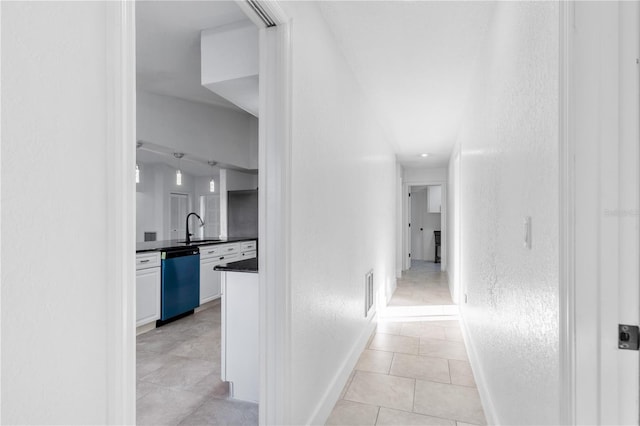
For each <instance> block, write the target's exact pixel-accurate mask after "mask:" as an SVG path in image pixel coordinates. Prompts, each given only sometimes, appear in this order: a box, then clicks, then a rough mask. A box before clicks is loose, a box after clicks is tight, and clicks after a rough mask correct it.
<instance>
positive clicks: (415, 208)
mask: <svg viewBox="0 0 640 426" xmlns="http://www.w3.org/2000/svg"><path fill="white" fill-rule="evenodd" d="M426 208H427V191H426V187H424V188H420V189H417V190H414V189H412V191H411V208H410V212H411V218H410V219H409V220H410V223H411V259H412V260H425V259H426V257H425V255H426V253H425V235H424V213H425V210H426Z"/></svg>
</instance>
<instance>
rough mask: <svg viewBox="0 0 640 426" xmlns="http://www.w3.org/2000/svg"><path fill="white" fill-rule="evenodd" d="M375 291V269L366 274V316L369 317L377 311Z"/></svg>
mask: <svg viewBox="0 0 640 426" xmlns="http://www.w3.org/2000/svg"><path fill="white" fill-rule="evenodd" d="M374 296H375V291H374V287H373V269H372V270H371V271H369V272H367V274H366V275H365V276H364V317H365V318H369V317H370V316H371V314H373V312H374V311H375V304H374V300H375V297H374Z"/></svg>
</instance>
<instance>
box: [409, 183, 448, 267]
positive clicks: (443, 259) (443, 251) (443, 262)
mask: <svg viewBox="0 0 640 426" xmlns="http://www.w3.org/2000/svg"><path fill="white" fill-rule="evenodd" d="M423 185H440V186H441V187H442V195H441V197H442V210H441V211H440V226H441V229H442V233H441V237H440V269H441V270H442V272H446V271H447V247H448V244H447V238H448V235H449V234H448V232H447V225H448V224H447V190H448V188H447V181H446V180H425V181H422V180H421V181H405V180H403V181H402V197H403V198H402V222H403V223H402V228H403V231H402V235H401V238H402V241H403V256H402V257H403V267H404V270H407V269H409V268H410V267H411V259H410V258H409V252H410V251H411V236H410V235H409V234H410V232H409V218H410V216H411V212H410V211H409V208H408V207H409V203H408V201H407V200H408V198H409V196H408V194H409V189H410V188H411V187H412V186H423Z"/></svg>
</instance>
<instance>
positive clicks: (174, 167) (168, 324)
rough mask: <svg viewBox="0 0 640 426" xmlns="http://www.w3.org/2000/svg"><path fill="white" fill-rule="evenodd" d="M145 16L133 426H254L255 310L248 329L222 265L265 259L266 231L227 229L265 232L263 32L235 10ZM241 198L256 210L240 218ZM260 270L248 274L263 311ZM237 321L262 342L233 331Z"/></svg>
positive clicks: (146, 12)
mask: <svg viewBox="0 0 640 426" xmlns="http://www.w3.org/2000/svg"><path fill="white" fill-rule="evenodd" d="M135 12H136V20H135V27H136V77H137V78H136V87H135V91H136V99H137V105H136V107H137V114H136V115H137V120H136V140H137V144H136V146H137V150H136V170H137V176H136V184H135V185H136V194H137V197H136V202H137V207H138V208H137V210H138V213H137V215H136V219H137V223H136V228H137V232H136V234H137V235H138V236H141V235H145V234H148V233H150V232H154V233H156V234H157V235H158V238H157V240H156V241H153V242H144V241H142V240H141V239H140V238H137V240H138V241H137V242H138V244H137V247H136V251H137V261H136V306H137V307H138V308H137V317H136V326H137V327H136V366H137V374H136V423H138V424H179V423H185V424H235V423H242V424H258V422H259V405H258V404H259V397H258V395H259V379H260V377H259V362H258V357H257V353H258V350H257V348H258V345H259V340H258V336H257V334H258V333H257V330H258V328H259V324H258V316H259V315H258V309H252V310H251V315H252V318H253V319H254V320H250V319H248V317H249V315H244V311H245V308H244V307H243V306H242V305H238V304H235V305H233V306H235V308H234V309H231V308H230V306H231V304H232V303H231V302H232V297H231V296H230V294H231V291H225V286H226V284H225V283H226V282H228V281H229V280H230V279H231V278H229V277H228V275H229V273H226V272H223V271H220V270H219V267H221V266H225V265H227V264H231V262H234V261H240V260H246V261H252V262H253V263H254V264H256V265H257V262H258V260H257V250H256V249H257V242H258V229H257V227H255V226H254V227H253V228H251V229H250V230H247V232H245V233H243V234H242V235H240V234H239V231H238V230H237V229H236V228H237V227H236V228H232V227H230V226H229V224H234V223H235V222H234V220H235V219H236V216H239V215H240V216H241V217H242V218H243V219H245V220H249V219H250V220H251V221H252V223H257V222H258V215H259V212H258V205H257V204H258V203H257V188H258V186H259V185H258V179H259V175H258V168H259V166H258V164H259V158H258V154H259V149H258V144H259V140H258V139H259V136H258V135H259V119H258V109H259V108H258V105H259V98H260V93H259V87H258V75H259V69H260V67H259V65H260V52H259V46H260V29H259V27H258V26H257V25H256V24H255V23H254V22H253V21H252V20H251V19H249V17H248V16H247V14H246V12H245V10H243V8H242V7H241V6H240V5H239V4H238V3H237V2H235V1H204V2H203V1H186V2H185V1H165V2H136V3H135ZM234 58H242V60H235V62H234ZM176 159H178V160H177V161H176ZM239 192H251V193H252V194H254V195H255V203H253V204H252V205H251V206H248V207H247V206H246V205H241V206H240V207H234V204H233V203H229V202H228V201H229V200H231V199H232V195H233V194H237V193H239ZM236 204H237V203H236ZM249 207H250V208H249ZM232 208H234V209H235V210H232ZM240 237H242V238H240ZM251 272H252V273H244V274H240V275H245V276H249V275H250V276H251V282H250V283H249V284H247V285H248V286H249V287H250V288H249V290H250V291H252V292H253V293H255V294H254V296H255V297H254V298H253V299H252V300H254V302H255V303H254V304H256V305H257V301H258V294H259V293H258V285H259V281H258V278H257V275H258V274H257V273H254V272H257V266H253V269H252V270H251ZM143 290H145V291H143ZM249 290H247V291H249ZM243 297H245V299H244V300H245V301H246V300H248V298H249V297H250V296H249V295H248V294H243ZM236 299H237V298H236ZM234 300H235V299H234ZM178 302H180V303H178ZM234 303H235V302H234ZM142 307H144V308H146V309H144V310H143V309H141V308H142ZM142 312H144V313H145V314H146V316H145V317H144V318H141V317H140V314H141V313H142ZM154 312H155V315H154ZM236 317H240V318H242V319H243V322H242V325H247V324H249V325H248V326H247V327H249V328H250V329H251V330H252V331H253V332H254V334H255V338H253V339H250V341H248V342H247V338H246V337H245V336H247V335H248V333H246V330H244V329H243V330H240V331H245V332H242V333H240V332H238V330H235V329H233V327H232V326H231V324H232V319H233V318H236ZM234 324H235V323H234ZM234 330H235V331H234ZM245 344H246V345H248V346H249V347H246V348H245V346H244V345H245ZM243 349H244V350H243ZM246 353H251V354H254V355H255V356H252V357H251V358H250V359H247V357H244V358H245V359H243V357H242V355H243V354H246ZM238 364H242V365H241V367H244V368H243V372H246V371H251V372H252V374H251V377H245V376H246V374H245V375H242V374H237V373H234V372H236V371H237V370H238ZM232 366H233V367H234V368H232Z"/></svg>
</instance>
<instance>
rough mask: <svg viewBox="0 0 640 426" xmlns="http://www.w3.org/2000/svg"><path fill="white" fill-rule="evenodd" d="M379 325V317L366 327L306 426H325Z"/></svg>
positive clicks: (374, 318) (375, 317)
mask: <svg viewBox="0 0 640 426" xmlns="http://www.w3.org/2000/svg"><path fill="white" fill-rule="evenodd" d="M376 325H377V316H374V317H372V320H371V322H369V324H368V325H367V326H366V327H365V329H364V330H363V331H362V333H361V334H360V337H359V338H358V340H357V341H356V343H355V344H354V345H353V346H352V347H351V351H350V352H349V355H348V356H347V357H346V358H345V360H344V361H343V362H342V365H341V366H340V369H339V370H338V372H337V373H336V374H335V375H334V376H333V380H331V384H330V385H329V387H328V389H327V391H326V392H325V393H324V395H322V398H321V399H320V401H319V402H318V404H317V405H316V408H315V409H314V410H313V414H311V416H310V417H309V420H308V421H307V422H305V424H306V425H323V424H325V423H326V421H327V419H328V418H329V415H330V414H331V411H332V410H333V407H334V406H335V405H336V402H337V401H338V399H340V394H341V393H342V389H344V386H345V384H346V383H347V380H348V379H349V376H350V375H351V372H352V371H353V369H354V368H355V366H356V364H357V362H358V359H359V358H360V355H361V354H362V351H364V350H365V348H366V347H367V343H368V342H369V339H370V338H371V335H372V334H373V333H374V332H375V330H376Z"/></svg>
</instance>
